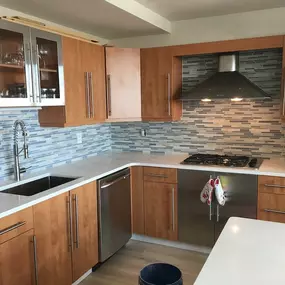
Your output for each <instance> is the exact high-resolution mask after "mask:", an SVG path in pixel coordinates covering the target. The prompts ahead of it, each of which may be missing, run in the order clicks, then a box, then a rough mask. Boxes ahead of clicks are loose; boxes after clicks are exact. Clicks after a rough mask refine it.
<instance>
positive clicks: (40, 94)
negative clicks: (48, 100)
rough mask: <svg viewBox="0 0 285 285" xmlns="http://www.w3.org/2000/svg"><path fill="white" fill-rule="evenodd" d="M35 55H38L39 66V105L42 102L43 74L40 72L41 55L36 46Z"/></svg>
mask: <svg viewBox="0 0 285 285" xmlns="http://www.w3.org/2000/svg"><path fill="white" fill-rule="evenodd" d="M35 55H36V63H37V65H38V93H39V94H38V96H37V98H38V100H39V103H41V102H42V90H41V72H40V53H39V45H37V46H36V50H35Z"/></svg>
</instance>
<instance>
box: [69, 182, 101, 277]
mask: <svg viewBox="0 0 285 285" xmlns="http://www.w3.org/2000/svg"><path fill="white" fill-rule="evenodd" d="M70 195H71V198H72V202H73V217H74V218H73V223H74V225H73V229H74V231H73V232H74V235H73V252H72V269H73V282H74V281H76V280H77V279H78V278H79V277H81V276H82V275H83V274H84V273H85V272H86V271H87V270H89V269H90V268H92V267H93V266H94V265H96V264H97V263H98V261H99V257H98V223H97V221H98V219H97V191H96V183H89V184H86V185H84V186H82V187H80V188H77V189H75V190H72V191H71V192H70Z"/></svg>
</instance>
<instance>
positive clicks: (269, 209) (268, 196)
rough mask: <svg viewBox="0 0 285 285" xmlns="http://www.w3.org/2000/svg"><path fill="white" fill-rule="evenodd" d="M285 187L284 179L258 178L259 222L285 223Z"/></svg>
mask: <svg viewBox="0 0 285 285" xmlns="http://www.w3.org/2000/svg"><path fill="white" fill-rule="evenodd" d="M284 187H285V178H284V177H273V176H259V177H258V211H257V218H258V219H259V220H264V221H272V222H279V223H285V188H284Z"/></svg>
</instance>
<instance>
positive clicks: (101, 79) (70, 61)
mask: <svg viewBox="0 0 285 285" xmlns="http://www.w3.org/2000/svg"><path fill="white" fill-rule="evenodd" d="M62 49H63V66H64V85H65V106H62V107H45V108H43V109H42V110H40V111H39V121H40V125H41V126H45V127H68V126H79V125H88V124H94V123H97V122H103V121H105V119H106V88H105V54H104V48H103V47H102V46H98V45H95V44H92V43H88V42H84V41H80V40H76V39H72V38H67V37H63V38H62Z"/></svg>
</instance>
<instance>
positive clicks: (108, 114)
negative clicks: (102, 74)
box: [107, 74, 112, 116]
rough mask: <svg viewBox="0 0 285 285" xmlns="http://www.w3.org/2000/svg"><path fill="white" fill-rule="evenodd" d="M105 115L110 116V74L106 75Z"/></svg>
mask: <svg viewBox="0 0 285 285" xmlns="http://www.w3.org/2000/svg"><path fill="white" fill-rule="evenodd" d="M107 116H112V106H111V75H110V74H108V75H107Z"/></svg>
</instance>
